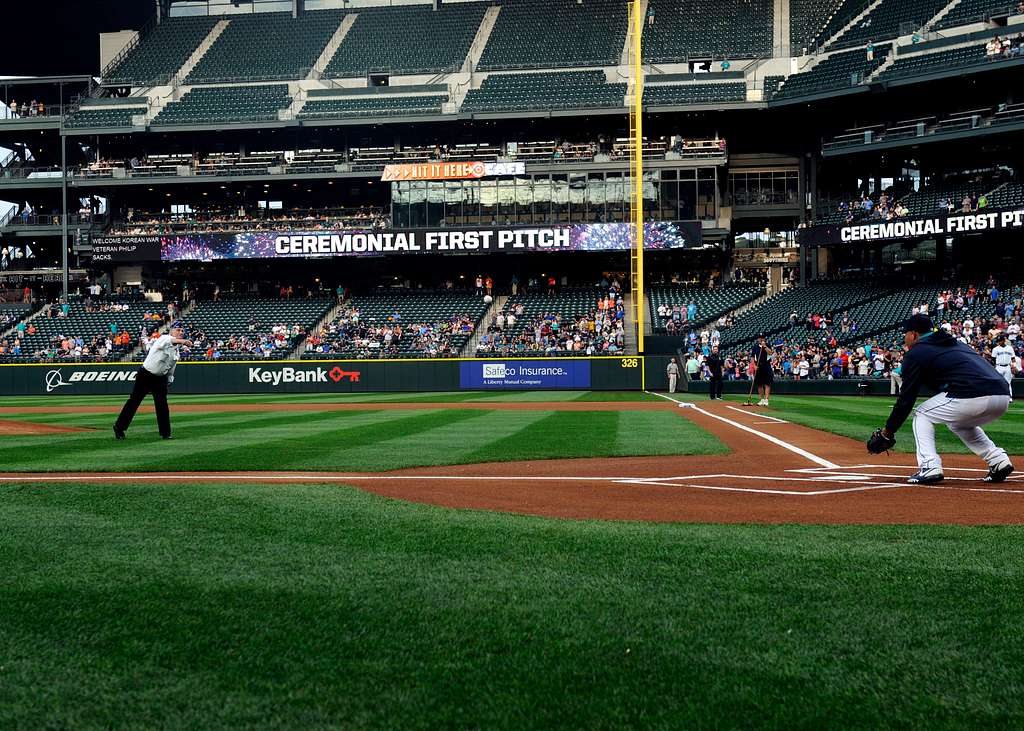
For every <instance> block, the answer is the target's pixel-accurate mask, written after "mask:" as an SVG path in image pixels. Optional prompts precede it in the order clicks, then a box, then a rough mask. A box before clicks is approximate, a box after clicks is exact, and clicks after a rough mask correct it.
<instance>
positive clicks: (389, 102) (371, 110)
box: [299, 94, 448, 119]
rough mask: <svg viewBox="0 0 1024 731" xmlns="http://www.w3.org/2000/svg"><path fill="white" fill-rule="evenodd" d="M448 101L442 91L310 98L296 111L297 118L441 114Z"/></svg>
mask: <svg viewBox="0 0 1024 731" xmlns="http://www.w3.org/2000/svg"><path fill="white" fill-rule="evenodd" d="M447 101H448V97H447V96H446V95H443V94H430V95H419V96H396V95H390V94H389V95H387V96H375V97H356V98H352V97H345V98H343V99H310V100H309V101H307V102H306V104H305V105H304V106H303V107H302V110H301V111H300V112H299V119H322V118H330V117H378V116H392V115H416V114H440V113H441V105H442V104H444V103H445V102H447Z"/></svg>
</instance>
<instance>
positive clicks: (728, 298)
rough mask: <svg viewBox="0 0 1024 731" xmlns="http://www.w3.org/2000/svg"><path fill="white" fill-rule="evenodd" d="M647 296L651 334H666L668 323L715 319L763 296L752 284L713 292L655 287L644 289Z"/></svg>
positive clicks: (702, 288)
mask: <svg viewBox="0 0 1024 731" xmlns="http://www.w3.org/2000/svg"><path fill="white" fill-rule="evenodd" d="M648 294H649V295H650V303H651V317H652V318H653V319H652V323H651V325H652V327H653V328H654V330H655V332H666V326H667V325H668V323H669V321H673V322H674V323H676V324H677V325H678V326H679V327H687V326H692V325H697V324H701V323H704V322H709V321H711V320H717V319H718V318H720V317H721V316H723V315H725V314H727V313H729V312H732V311H733V310H735V309H736V308H738V307H740V306H741V305H744V304H746V303H748V302H751V301H752V300H754V299H756V298H757V297H758V296H760V295H762V294H764V288H762V287H756V286H753V285H729V286H726V287H715V288H714V289H709V288H708V287H683V286H665V285H656V286H652V287H651V288H650V289H649V290H648ZM690 304H693V309H692V312H693V317H691V316H690V312H691V310H690V308H689V305H690ZM662 313H665V314H662ZM675 313H678V314H675ZM673 329H675V327H673Z"/></svg>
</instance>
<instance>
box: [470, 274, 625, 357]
mask: <svg viewBox="0 0 1024 731" xmlns="http://www.w3.org/2000/svg"><path fill="white" fill-rule="evenodd" d="M625 314H626V310H625V306H624V304H623V302H622V290H621V286H620V285H619V284H618V282H613V283H611V284H610V285H609V287H608V290H607V293H605V294H602V295H601V296H599V297H598V299H597V302H596V305H595V307H594V309H592V310H590V311H589V312H587V313H586V314H578V315H566V314H563V313H561V312H558V311H557V310H549V311H545V312H543V313H537V314H535V315H532V316H530V315H528V314H527V312H526V307H525V305H524V304H523V303H522V302H517V303H515V304H513V305H511V306H509V307H507V308H505V309H502V310H501V311H499V312H498V313H497V314H496V315H494V316H492V318H491V321H490V323H489V324H488V326H487V332H486V333H484V334H483V335H481V337H480V340H479V341H478V343H477V353H478V354H491V353H494V354H498V355H521V354H530V353H544V354H545V355H557V354H560V353H573V354H576V355H608V354H615V353H621V352H622V350H623V347H624V344H625V330H624V323H625Z"/></svg>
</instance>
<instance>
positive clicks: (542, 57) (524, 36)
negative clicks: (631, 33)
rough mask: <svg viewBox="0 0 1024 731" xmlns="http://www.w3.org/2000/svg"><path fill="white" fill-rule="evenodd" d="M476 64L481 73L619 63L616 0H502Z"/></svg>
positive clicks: (623, 25) (621, 7) (621, 37)
mask: <svg viewBox="0 0 1024 731" xmlns="http://www.w3.org/2000/svg"><path fill="white" fill-rule="evenodd" d="M498 7H499V8H500V11H499V13H498V19H497V22H496V23H495V25H494V30H492V31H491V35H490V37H489V38H488V40H487V47H486V48H484V52H483V55H482V56H481V58H480V62H479V63H478V64H477V68H478V69H479V70H481V71H490V70H496V69H515V68H557V67H564V66H611V65H615V64H618V62H619V60H620V57H621V55H622V48H623V45H624V44H625V41H626V29H627V19H626V9H627V4H626V3H625V2H621V0H587V2H586V3H577V2H575V0H555V1H554V2H552V1H551V0H506V1H505V2H502V3H501V4H500V5H498Z"/></svg>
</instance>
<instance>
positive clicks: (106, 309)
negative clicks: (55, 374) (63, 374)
mask: <svg viewBox="0 0 1024 731" xmlns="http://www.w3.org/2000/svg"><path fill="white" fill-rule="evenodd" d="M147 315H148V316H150V317H152V318H153V319H152V320H149V321H147V319H145V316H147ZM162 319H163V314H162V313H161V308H160V306H159V305H156V304H153V303H149V302H140V301H133V302H120V301H118V302H110V301H99V300H98V301H95V302H94V301H92V300H88V299H73V300H72V301H71V302H69V303H67V305H66V306H64V305H61V304H53V305H48V306H46V307H44V308H43V311H42V312H41V313H40V314H39V315H37V316H36V317H34V318H32V319H30V320H28V321H27V322H26V323H25V329H24V331H23V332H22V333H21V334H20V337H19V335H18V334H17V333H16V334H15V335H14V336H12V338H11V339H10V341H9V342H10V350H11V352H9V353H7V354H6V358H7V359H8V360H10V361H13V362H18V361H29V362H31V361H37V362H58V361H67V362H91V361H117V360H121V359H122V358H124V357H125V356H126V355H127V354H128V353H129V352H130V351H131V349H132V348H133V347H134V346H135V345H136V344H137V343H138V338H139V335H140V332H141V328H142V327H143V326H147V325H149V324H152V325H154V326H155V325H159V324H160V323H161V322H162ZM15 343H17V344H18V347H17V351H16V352H15V348H14V345H15Z"/></svg>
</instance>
